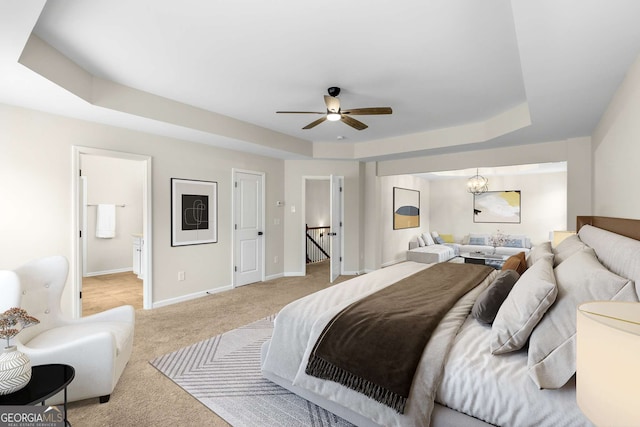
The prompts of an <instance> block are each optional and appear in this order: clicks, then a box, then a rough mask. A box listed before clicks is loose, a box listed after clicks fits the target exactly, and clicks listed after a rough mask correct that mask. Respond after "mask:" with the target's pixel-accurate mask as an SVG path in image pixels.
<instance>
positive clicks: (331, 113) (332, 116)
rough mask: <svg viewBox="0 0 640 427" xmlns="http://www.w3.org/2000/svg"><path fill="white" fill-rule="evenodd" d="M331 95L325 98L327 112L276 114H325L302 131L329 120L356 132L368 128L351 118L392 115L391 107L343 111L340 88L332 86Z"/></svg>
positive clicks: (329, 90)
mask: <svg viewBox="0 0 640 427" xmlns="http://www.w3.org/2000/svg"><path fill="white" fill-rule="evenodd" d="M327 92H328V93H329V95H325V96H324V103H325V105H326V106H327V111H326V112H318V111H276V113H284V114H324V117H321V118H319V119H318V120H315V121H313V122H311V123H309V124H308V125H306V126H305V127H303V128H302V129H311V128H314V127H316V126H317V125H319V124H320V123H322V122H324V121H326V120H328V121H330V122H337V121H341V122H343V123H345V124H347V125H349V126H351V127H352V128H354V129H356V130H363V129H366V128H367V127H368V126H367V125H365V124H364V123H362V122H361V121H360V120H356V119H354V118H353V117H351V116H358V115H360V116H366V115H381V114H392V113H393V111H392V110H391V107H369V108H354V109H351V110H342V109H341V108H340V100H339V99H338V98H337V96H338V95H339V94H340V88H339V87H335V86H332V87H330V88H329V89H327Z"/></svg>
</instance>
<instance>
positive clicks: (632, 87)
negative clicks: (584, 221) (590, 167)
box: [593, 56, 640, 219]
mask: <svg viewBox="0 0 640 427" xmlns="http://www.w3.org/2000/svg"><path fill="white" fill-rule="evenodd" d="M593 147H594V153H593V161H594V176H593V178H594V192H593V212H594V214H595V215H601V216H618V217H624V218H635V219H640V197H638V190H637V186H638V183H639V182H640V167H639V159H640V56H639V57H638V58H637V59H636V61H635V63H634V64H633V66H632V67H631V68H630V69H629V71H628V72H627V75H626V77H625V79H624V81H623V82H622V84H621V85H620V88H619V89H618V91H617V92H616V94H615V96H614V97H613V99H612V101H611V103H610V104H609V107H608V108H607V110H606V112H605V114H604V115H603V117H602V119H601V121H600V123H599V124H598V127H597V129H596V131H595V132H594V135H593Z"/></svg>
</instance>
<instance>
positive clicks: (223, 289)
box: [151, 285, 233, 308]
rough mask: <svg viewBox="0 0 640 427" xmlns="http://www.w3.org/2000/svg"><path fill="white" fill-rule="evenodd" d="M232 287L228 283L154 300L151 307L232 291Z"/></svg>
mask: <svg viewBox="0 0 640 427" xmlns="http://www.w3.org/2000/svg"><path fill="white" fill-rule="evenodd" d="M232 289H233V285H227V286H223V287H221V288H213V289H209V290H208V291H200V292H194V293H192V294H187V295H181V296H179V297H176V298H169V299H165V300H162V301H157V302H154V303H153V307H151V308H159V307H166V306H167V305H173V304H177V303H179V302H185V301H191V300H194V299H197V298H202V297H206V296H208V295H212V294H218V293H220V292H226V291H230V290H232Z"/></svg>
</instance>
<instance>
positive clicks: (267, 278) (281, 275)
mask: <svg viewBox="0 0 640 427" xmlns="http://www.w3.org/2000/svg"><path fill="white" fill-rule="evenodd" d="M281 277H284V273H277V274H271V275H269V276H266V277H265V278H264V280H265V282H266V281H267V280H273V279H279V278H281Z"/></svg>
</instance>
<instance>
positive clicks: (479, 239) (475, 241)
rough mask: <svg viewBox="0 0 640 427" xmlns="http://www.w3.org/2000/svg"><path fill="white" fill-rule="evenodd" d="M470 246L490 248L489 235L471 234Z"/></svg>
mask: <svg viewBox="0 0 640 427" xmlns="http://www.w3.org/2000/svg"><path fill="white" fill-rule="evenodd" d="M469 244H470V245H479V246H488V245H489V235H488V234H469Z"/></svg>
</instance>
